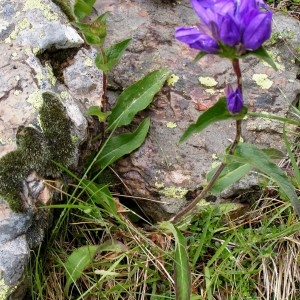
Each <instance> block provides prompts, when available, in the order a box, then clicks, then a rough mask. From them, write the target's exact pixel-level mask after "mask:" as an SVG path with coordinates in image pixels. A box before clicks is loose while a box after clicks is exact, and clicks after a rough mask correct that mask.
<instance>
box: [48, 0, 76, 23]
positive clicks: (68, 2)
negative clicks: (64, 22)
mask: <svg viewBox="0 0 300 300" xmlns="http://www.w3.org/2000/svg"><path fill="white" fill-rule="evenodd" d="M52 2H53V3H55V4H56V5H57V6H59V7H60V9H61V10H62V11H63V12H64V14H65V15H66V16H67V17H68V18H69V20H70V21H72V22H73V21H76V18H75V14H74V1H72V0H52Z"/></svg>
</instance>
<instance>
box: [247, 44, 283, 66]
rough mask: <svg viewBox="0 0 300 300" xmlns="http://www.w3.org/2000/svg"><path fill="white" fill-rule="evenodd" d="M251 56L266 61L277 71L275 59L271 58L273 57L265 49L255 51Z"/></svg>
mask: <svg viewBox="0 0 300 300" xmlns="http://www.w3.org/2000/svg"><path fill="white" fill-rule="evenodd" d="M249 54H253V55H255V56H256V57H258V58H260V59H262V60H264V61H265V62H266V63H268V64H269V65H270V66H271V67H272V68H273V69H274V70H276V71H277V66H276V64H275V63H274V61H273V59H272V58H271V56H270V55H269V54H268V52H267V51H266V50H265V49H264V48H263V47H260V48H258V49H257V50H255V51H251V52H250V53H249Z"/></svg>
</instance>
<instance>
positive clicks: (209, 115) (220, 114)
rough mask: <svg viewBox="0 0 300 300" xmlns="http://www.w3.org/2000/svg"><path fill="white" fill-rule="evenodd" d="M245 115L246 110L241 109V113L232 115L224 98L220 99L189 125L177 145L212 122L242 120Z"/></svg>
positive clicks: (244, 108)
mask: <svg viewBox="0 0 300 300" xmlns="http://www.w3.org/2000/svg"><path fill="white" fill-rule="evenodd" d="M246 113H247V108H246V107H243V109H242V111H241V112H240V113H239V114H235V115H232V114H231V113H230V112H229V111H228V109H227V104H226V98H225V97H222V98H220V99H219V100H218V102H217V103H216V104H215V105H214V106H212V107H211V108H209V109H208V110H206V111H205V112H203V113H202V114H201V115H200V116H199V118H198V120H197V121H196V123H193V124H191V125H190V126H189V127H188V128H187V130H186V131H185V132H184V134H183V135H182V137H181V139H180V141H179V143H183V142H184V141H186V140H187V139H188V138H189V137H190V136H191V135H192V134H194V133H198V132H200V131H202V130H203V129H205V128H206V127H207V126H209V125H210V124H212V123H214V122H218V121H222V120H227V119H242V118H244V116H245V115H246Z"/></svg>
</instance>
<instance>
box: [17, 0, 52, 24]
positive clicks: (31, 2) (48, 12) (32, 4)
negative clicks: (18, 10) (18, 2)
mask: <svg viewBox="0 0 300 300" xmlns="http://www.w3.org/2000/svg"><path fill="white" fill-rule="evenodd" d="M32 9H39V10H40V11H41V12H42V13H43V15H44V17H45V18H46V19H48V20H50V21H54V20H57V19H58V15H57V14H56V13H53V11H52V9H51V7H50V5H48V4H46V3H44V2H43V1H42V0H27V1H26V2H25V4H24V7H23V11H26V10H32Z"/></svg>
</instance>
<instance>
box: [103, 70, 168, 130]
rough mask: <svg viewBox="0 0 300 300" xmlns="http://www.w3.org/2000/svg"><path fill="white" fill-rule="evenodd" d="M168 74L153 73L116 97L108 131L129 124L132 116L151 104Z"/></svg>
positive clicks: (161, 72) (163, 71)
mask: <svg viewBox="0 0 300 300" xmlns="http://www.w3.org/2000/svg"><path fill="white" fill-rule="evenodd" d="M169 74H170V72H169V71H168V70H167V69H162V70H158V71H154V72H151V73H149V74H148V75H146V76H145V77H144V78H142V79H141V80H139V81H137V82H136V83H134V84H133V85H131V86H129V87H128V88H126V89H125V90H124V91H123V92H122V93H121V95H120V96H119V97H118V99H117V103H116V105H115V107H114V108H113V109H112V113H111V115H110V116H109V118H108V125H109V127H108V130H112V129H115V128H116V127H120V126H122V125H128V124H130V123H131V121H132V120H133V118H134V116H135V115H136V114H137V113H138V112H139V111H141V110H143V109H145V108H146V107H147V106H148V105H149V104H150V103H151V101H152V99H153V97H154V96H155V94H156V93H157V92H158V91H159V90H160V89H161V87H162V86H163V84H164V82H165V81H166V80H167V78H168V76H169Z"/></svg>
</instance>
